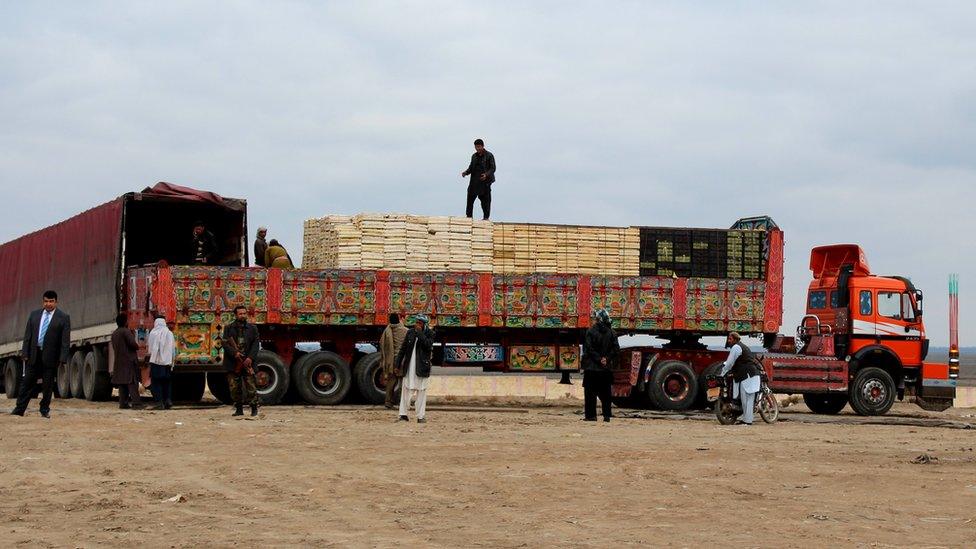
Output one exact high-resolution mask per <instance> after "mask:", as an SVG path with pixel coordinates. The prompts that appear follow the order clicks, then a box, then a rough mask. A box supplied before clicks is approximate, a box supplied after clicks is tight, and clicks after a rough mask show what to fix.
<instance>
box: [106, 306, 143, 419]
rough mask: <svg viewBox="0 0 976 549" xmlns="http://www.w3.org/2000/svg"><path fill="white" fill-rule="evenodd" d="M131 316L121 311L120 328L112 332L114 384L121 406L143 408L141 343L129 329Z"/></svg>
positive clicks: (116, 322) (111, 359)
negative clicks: (140, 381)
mask: <svg viewBox="0 0 976 549" xmlns="http://www.w3.org/2000/svg"><path fill="white" fill-rule="evenodd" d="M128 324H129V317H128V316H126V314H125V313H119V315H118V316H117V317H115V325H116V326H118V328H116V329H115V331H114V332H112V347H111V351H112V354H111V356H110V357H109V359H110V363H111V368H112V385H116V386H118V388H119V408H121V409H123V410H125V409H128V408H135V409H137V410H138V409H141V408H142V399H141V398H140V397H139V357H138V356H137V354H136V353H137V352H138V351H139V344H138V343H137V342H136V336H135V334H133V333H132V330H130V329H129V326H128Z"/></svg>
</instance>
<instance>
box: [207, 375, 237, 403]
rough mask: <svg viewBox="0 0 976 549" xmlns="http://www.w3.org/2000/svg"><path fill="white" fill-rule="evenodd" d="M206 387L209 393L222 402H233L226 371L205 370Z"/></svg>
mask: <svg viewBox="0 0 976 549" xmlns="http://www.w3.org/2000/svg"><path fill="white" fill-rule="evenodd" d="M207 388H208V389H210V394H211V395H213V397H214V398H216V399H217V400H219V401H220V402H222V403H223V404H233V403H234V399H232V398H231V397H230V384H228V383H227V372H224V371H223V370H221V371H219V372H207Z"/></svg>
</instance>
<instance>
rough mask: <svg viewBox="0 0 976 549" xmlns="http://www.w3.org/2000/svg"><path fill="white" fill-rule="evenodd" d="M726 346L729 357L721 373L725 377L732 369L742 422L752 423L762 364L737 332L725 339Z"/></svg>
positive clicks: (733, 390) (734, 389)
mask: <svg viewBox="0 0 976 549" xmlns="http://www.w3.org/2000/svg"><path fill="white" fill-rule="evenodd" d="M725 347H726V348H728V349H729V357H728V358H726V359H725V364H723V365H722V372H721V374H720V375H722V376H723V377H724V376H725V375H726V374H728V373H729V371H730V370H731V371H732V380H733V381H735V384H734V385H733V389H732V398H738V399H739V400H740V402H742V421H741V422H742V423H743V424H745V425H752V410H753V408H754V407H755V403H756V393H758V392H759V389H760V387H761V383H760V381H761V378H760V377H759V372H760V368H761V367H762V366H761V365H760V364H759V361H758V360H757V359H756V357H755V356H753V354H752V350H751V349H749V347H747V346H746V344H745V343H743V342H742V336H740V335H739V334H738V333H737V332H730V333H729V337H728V338H727V339H726V340H725Z"/></svg>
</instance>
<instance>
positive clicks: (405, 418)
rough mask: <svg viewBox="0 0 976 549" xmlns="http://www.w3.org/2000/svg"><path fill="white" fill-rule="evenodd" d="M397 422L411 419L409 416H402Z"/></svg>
mask: <svg viewBox="0 0 976 549" xmlns="http://www.w3.org/2000/svg"><path fill="white" fill-rule="evenodd" d="M397 421H410V418H408V417H407V416H400V417H398V418H397Z"/></svg>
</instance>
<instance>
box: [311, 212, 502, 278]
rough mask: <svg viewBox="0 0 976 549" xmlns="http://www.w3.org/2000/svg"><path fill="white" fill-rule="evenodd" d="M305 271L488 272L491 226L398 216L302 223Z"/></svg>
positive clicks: (462, 219) (333, 218)
mask: <svg viewBox="0 0 976 549" xmlns="http://www.w3.org/2000/svg"><path fill="white" fill-rule="evenodd" d="M304 240H305V253H304V257H303V262H302V266H303V268H306V269H332V268H341V269H384V270H391V271H476V272H491V270H492V265H491V223H490V222H486V221H472V220H471V219H468V218H466V217H446V216H442V217H425V216H416V215H398V214H385V215H381V214H360V215H356V216H352V217H349V216H335V215H332V216H326V217H322V218H318V219H309V220H308V221H306V222H305V239H304Z"/></svg>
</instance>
